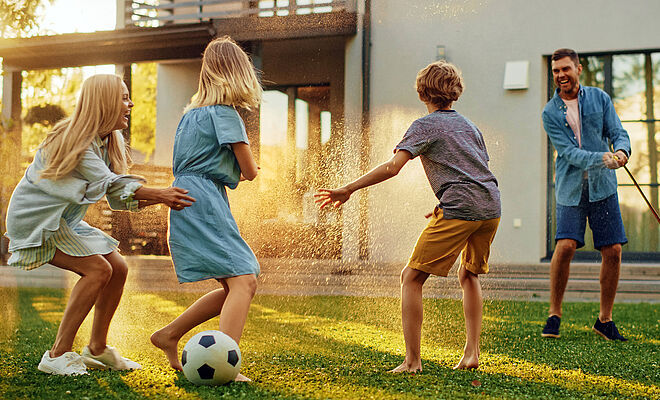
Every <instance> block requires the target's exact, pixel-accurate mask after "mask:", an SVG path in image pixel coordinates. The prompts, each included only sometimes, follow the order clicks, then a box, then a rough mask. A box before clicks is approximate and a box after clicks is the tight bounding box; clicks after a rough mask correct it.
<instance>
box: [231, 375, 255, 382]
mask: <svg viewBox="0 0 660 400" xmlns="http://www.w3.org/2000/svg"><path fill="white" fill-rule="evenodd" d="M234 382H252V379H250V378H248V377H247V376H245V375H243V374H238V375H236V379H234Z"/></svg>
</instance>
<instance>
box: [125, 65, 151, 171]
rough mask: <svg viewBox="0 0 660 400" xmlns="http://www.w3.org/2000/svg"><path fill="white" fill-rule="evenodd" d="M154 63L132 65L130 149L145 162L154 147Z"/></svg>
mask: <svg viewBox="0 0 660 400" xmlns="http://www.w3.org/2000/svg"><path fill="white" fill-rule="evenodd" d="M156 66H157V64H156V63H140V64H133V65H132V68H131V73H132V75H133V77H132V79H131V82H132V84H131V86H132V93H131V97H132V98H133V102H134V103H135V107H133V111H132V112H131V148H132V149H134V150H137V151H139V152H141V153H142V154H144V155H145V161H148V160H149V157H151V155H152V154H153V152H154V148H155V146H156V80H157V73H156Z"/></svg>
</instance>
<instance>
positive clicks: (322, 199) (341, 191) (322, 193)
mask: <svg viewBox="0 0 660 400" xmlns="http://www.w3.org/2000/svg"><path fill="white" fill-rule="evenodd" d="M411 158H412V154H410V152H408V151H407V150H398V151H397V152H396V153H394V156H393V157H392V158H391V159H390V160H389V161H387V162H384V163H382V164H380V165H379V166H377V167H376V168H374V169H372V170H371V171H369V172H367V173H366V174H364V175H362V176H361V177H359V178H358V179H356V180H354V181H353V182H351V183H349V184H347V185H345V186H342V187H340V188H337V189H319V191H318V193H316V194H315V195H314V197H316V200H315V202H316V203H317V204H318V205H319V207H320V208H323V207H325V206H327V205H328V204H330V203H334V206H335V207H339V206H340V205H342V204H344V203H346V202H347V201H348V199H349V198H350V197H351V194H353V192H355V191H356V190H359V189H362V188H365V187H368V186H371V185H375V184H377V183H380V182H382V181H385V180H387V179H390V178H392V177H394V176H396V175H397V174H398V173H399V171H401V168H403V166H404V165H406V163H407V162H408V161H409V160H410V159H411Z"/></svg>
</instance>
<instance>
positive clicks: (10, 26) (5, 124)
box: [0, 0, 51, 261]
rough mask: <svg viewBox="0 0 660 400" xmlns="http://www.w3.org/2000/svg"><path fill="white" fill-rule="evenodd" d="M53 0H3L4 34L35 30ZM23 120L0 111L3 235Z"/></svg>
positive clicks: (0, 30) (0, 256)
mask: <svg viewBox="0 0 660 400" xmlns="http://www.w3.org/2000/svg"><path fill="white" fill-rule="evenodd" d="M50 2H51V0H0V37H2V38H12V37H23V36H29V35H31V34H33V33H34V32H35V30H36V28H37V22H38V21H39V19H40V16H39V13H38V10H39V8H40V6H41V5H43V4H46V3H50ZM19 126H20V124H16V122H15V121H11V120H10V119H8V116H2V115H0V163H1V164H0V168H2V171H3V173H2V174H0V235H3V234H4V232H5V231H6V227H5V215H6V212H7V205H8V203H9V197H10V196H11V192H12V190H13V188H14V186H16V184H17V183H18V180H19V179H20V176H21V175H20V170H21V169H22V166H21V163H20V160H21V159H20V155H21V152H20V151H17V150H18V149H20V147H21V146H20V145H21V130H20V129H19V128H18V127H19ZM0 243H1V245H0V261H3V260H4V257H5V255H6V251H5V250H6V249H5V245H6V241H5V239H4V236H2V239H0Z"/></svg>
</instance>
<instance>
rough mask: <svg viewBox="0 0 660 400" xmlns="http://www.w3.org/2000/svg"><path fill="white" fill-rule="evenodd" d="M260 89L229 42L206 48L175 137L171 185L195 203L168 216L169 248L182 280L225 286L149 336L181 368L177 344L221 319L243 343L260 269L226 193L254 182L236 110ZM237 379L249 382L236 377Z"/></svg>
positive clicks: (255, 100)
mask: <svg viewBox="0 0 660 400" xmlns="http://www.w3.org/2000/svg"><path fill="white" fill-rule="evenodd" d="M261 93H262V89H261V85H260V84H259V81H258V79H257V77H256V74H255V71H254V68H253V66H252V64H251V63H250V60H249V58H248V56H247V55H246V54H245V53H244V52H243V50H241V48H240V47H239V46H238V45H237V44H236V43H235V42H234V41H232V40H231V39H230V38H228V37H223V38H219V39H215V40H213V41H212V42H210V43H209V44H208V46H207V47H206V50H205V51H204V57H203V59H202V69H201V73H200V76H199V88H198V91H197V93H196V94H195V96H194V97H193V99H192V102H191V103H190V104H189V105H188V106H187V107H186V109H185V110H184V115H183V117H182V119H181V122H179V126H178V128H177V131H176V137H175V139H174V159H173V169H174V178H175V179H174V185H176V186H179V187H182V188H185V189H187V190H189V191H190V195H191V196H193V197H194V198H195V199H196V200H197V202H196V203H195V204H194V206H193V207H190V208H187V209H185V210H183V211H182V212H180V213H172V212H170V227H169V245H170V252H171V254H172V261H173V263H174V267H175V270H176V274H177V277H178V279H179V282H181V283H184V282H195V281H201V280H204V279H216V280H217V281H219V282H220V284H221V285H222V288H218V289H216V290H214V291H212V292H210V293H207V294H206V295H205V296H203V297H201V298H200V299H199V300H197V301H196V302H195V303H194V304H193V305H191V306H190V307H189V308H188V309H187V310H186V311H184V312H183V313H182V314H181V315H180V316H178V317H177V318H176V319H175V320H174V321H172V322H171V323H170V324H169V325H167V326H165V327H164V328H162V329H160V330H159V331H157V332H155V333H154V334H153V335H152V336H151V341H152V343H153V344H154V345H155V346H156V347H158V348H160V349H161V350H163V351H164V352H165V355H166V356H167V358H168V360H169V362H170V365H171V366H172V368H174V369H176V370H181V369H182V366H181V362H180V361H179V358H178V355H177V345H178V342H179V340H180V339H181V337H182V336H183V335H184V334H185V333H186V332H188V331H190V330H191V329H192V328H194V327H196V326H197V325H199V324H201V323H202V322H205V321H207V320H209V319H211V318H214V317H215V316H217V315H220V327H219V329H220V331H222V332H224V333H226V334H227V335H229V336H230V337H231V338H233V339H234V340H235V341H236V343H239V342H240V339H241V334H242V333H243V327H244V325H245V320H246V319H247V314H248V310H249V308H250V302H251V301H252V297H253V296H254V293H255V291H256V288H257V274H259V263H258V262H257V259H256V257H255V256H254V253H253V252H252V250H250V247H249V246H248V245H247V243H245V241H244V240H243V238H241V235H240V233H239V231H238V227H237V226H236V221H234V218H233V216H232V214H231V211H230V210H229V202H228V200H227V191H226V188H230V189H234V188H236V186H237V185H238V182H239V181H240V180H243V179H247V180H253V179H254V178H255V177H256V176H257V170H258V167H257V164H256V162H255V161H254V158H253V157H252V152H251V150H250V144H249V142H248V138H247V134H246V132H245V126H244V125H243V121H242V120H241V117H240V116H239V115H238V113H237V112H236V108H235V107H242V108H245V109H253V108H255V107H257V106H258V105H259V102H260V100H261ZM236 380H238V381H246V380H249V379H247V378H246V377H245V376H243V375H241V374H239V375H238V377H237V378H236Z"/></svg>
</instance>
